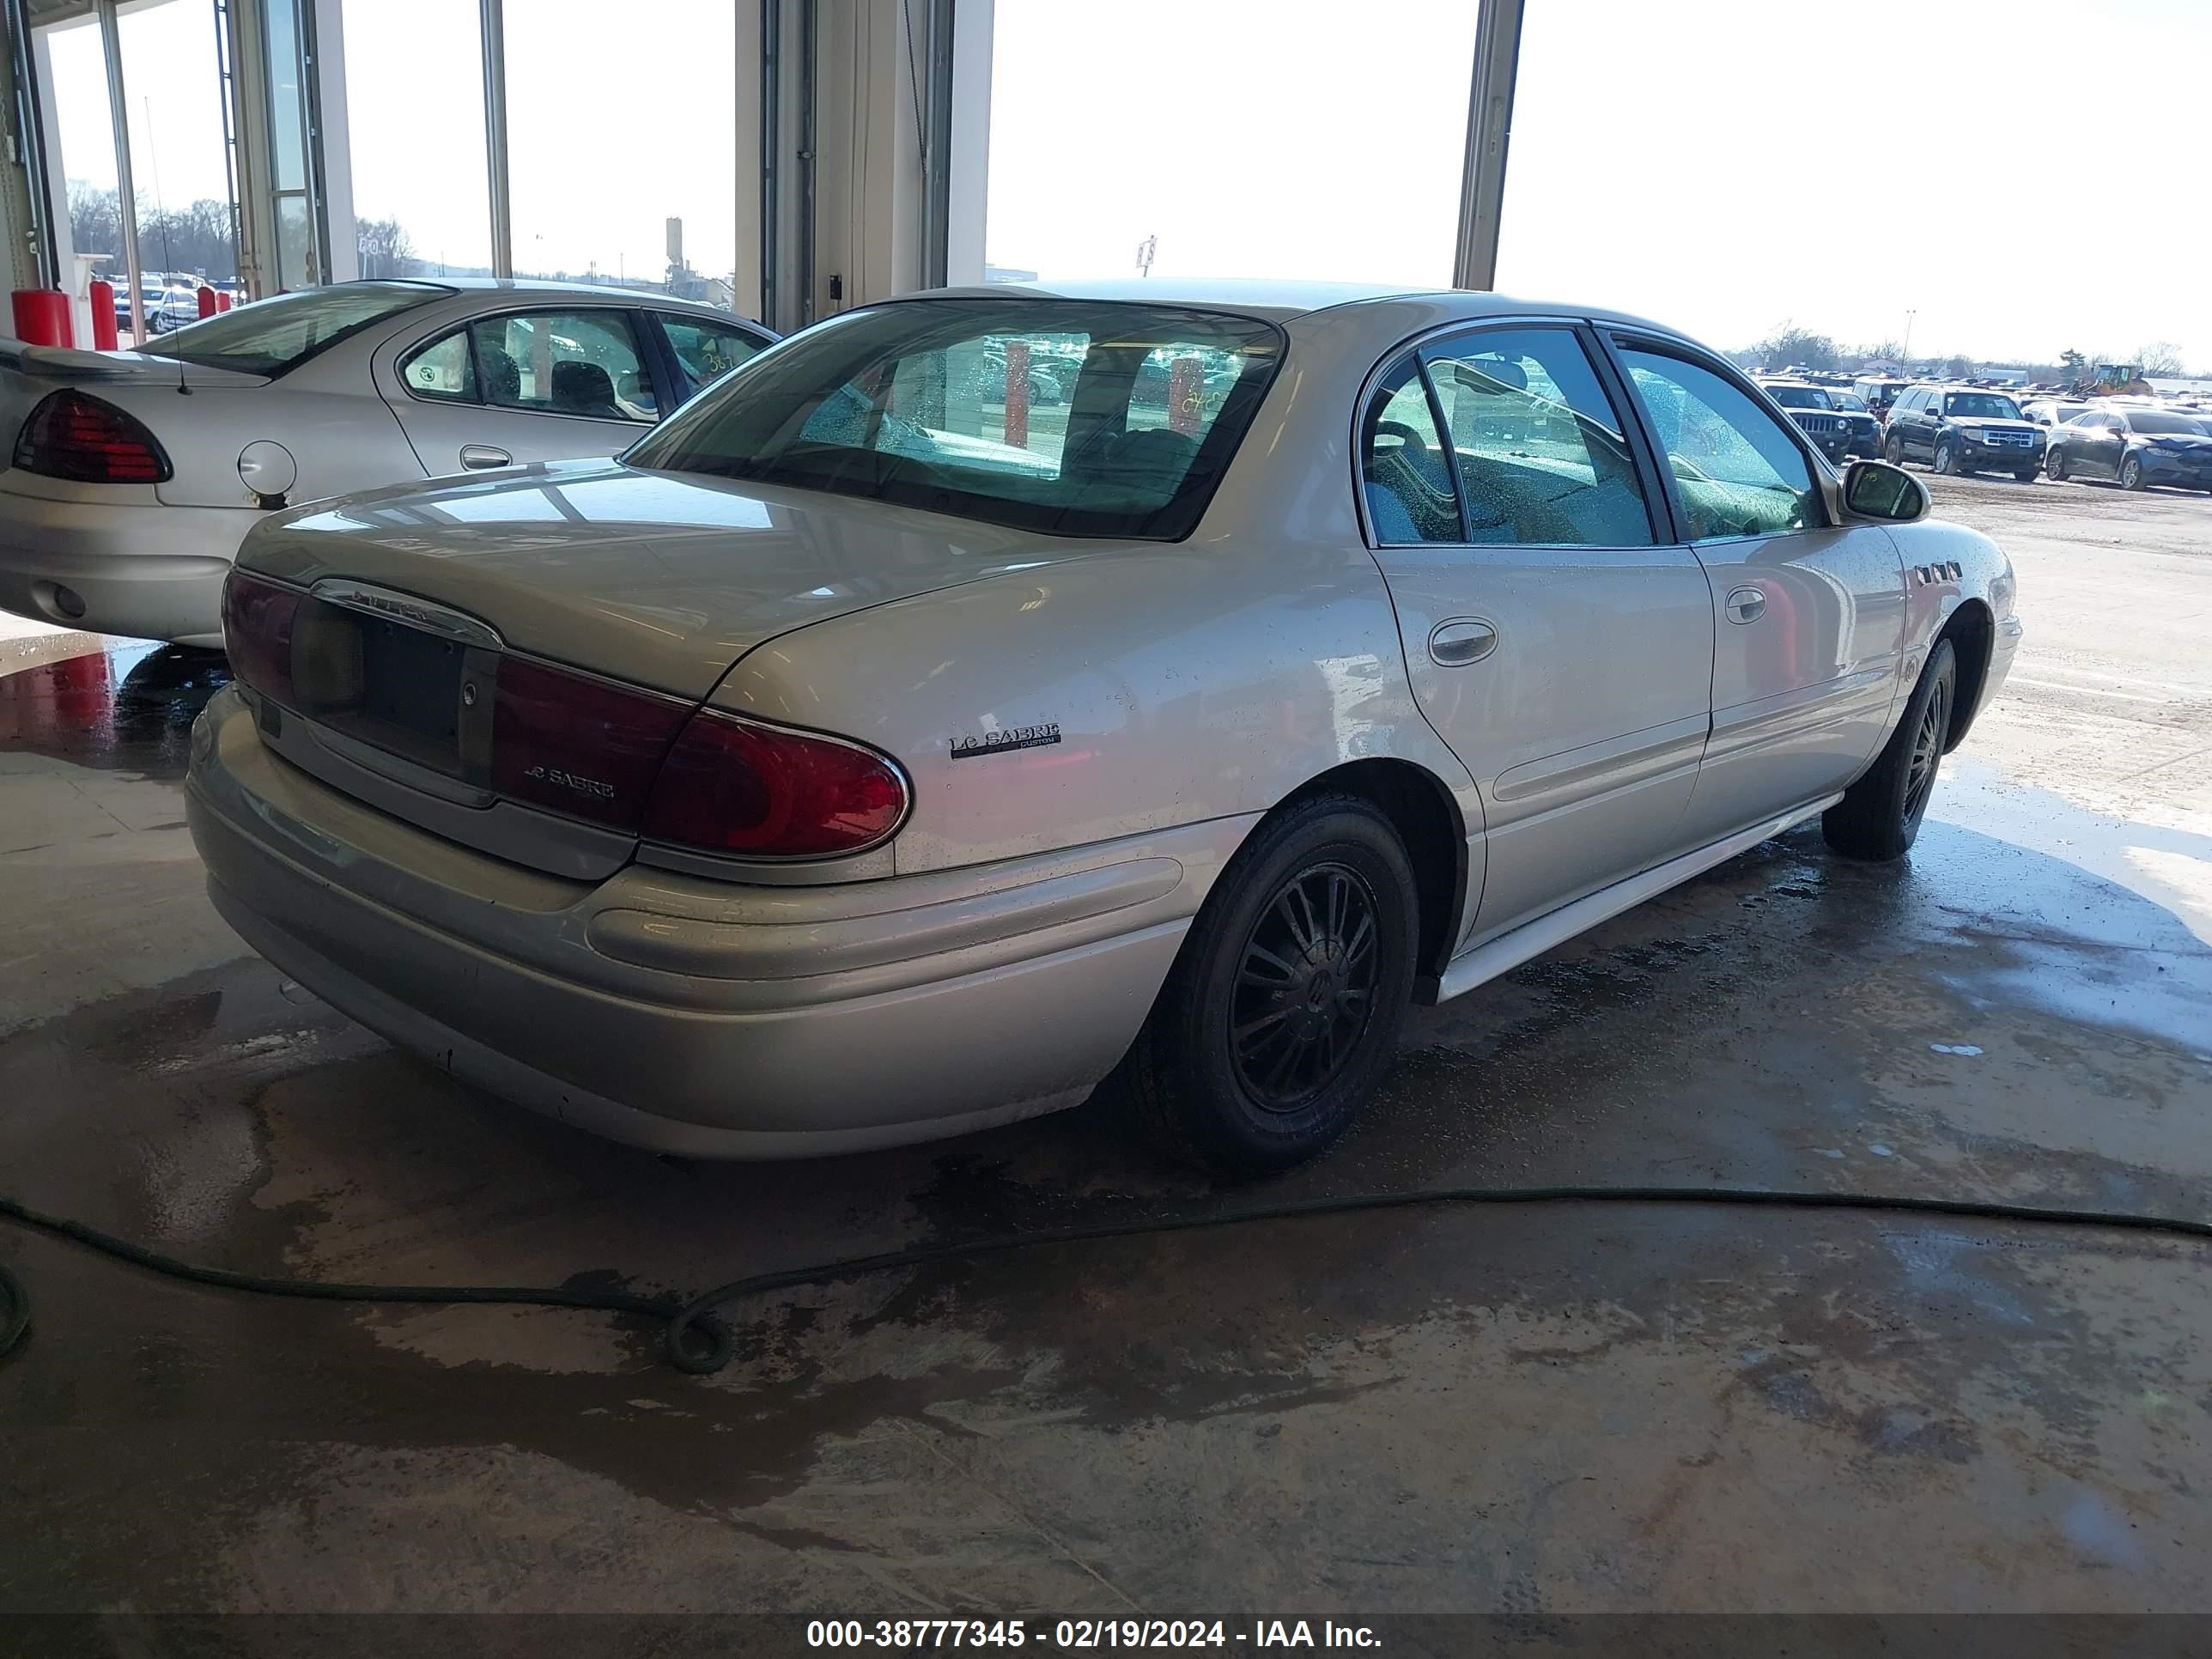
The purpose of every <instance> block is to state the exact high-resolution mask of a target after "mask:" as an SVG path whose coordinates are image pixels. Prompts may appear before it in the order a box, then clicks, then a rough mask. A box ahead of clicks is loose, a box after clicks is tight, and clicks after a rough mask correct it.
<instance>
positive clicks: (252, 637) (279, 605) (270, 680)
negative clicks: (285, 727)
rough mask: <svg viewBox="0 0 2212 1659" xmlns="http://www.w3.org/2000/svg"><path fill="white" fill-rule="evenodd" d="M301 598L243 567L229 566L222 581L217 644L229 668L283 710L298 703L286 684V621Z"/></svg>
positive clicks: (289, 653) (288, 662)
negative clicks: (240, 568) (274, 700)
mask: <svg viewBox="0 0 2212 1659" xmlns="http://www.w3.org/2000/svg"><path fill="white" fill-rule="evenodd" d="M306 598H307V595H306V594H304V593H302V592H300V590H299V589H298V588H296V587H285V586H281V585H279V584H278V583H276V582H270V581H264V580H262V579H261V578H260V577H258V576H250V575H248V574H246V572H245V571H243V570H233V571H232V572H231V573H230V575H229V576H228V578H227V579H226V580H224V582H223V585H222V643H223V649H224V650H226V651H227V652H228V653H230V671H231V672H232V674H233V675H234V676H235V677H236V678H239V679H240V680H243V681H244V682H245V683H246V684H247V685H249V686H251V687H252V689H253V690H256V691H259V692H261V693H263V694H264V695H265V696H270V697H274V698H275V699H276V701H277V702H280V703H283V704H284V705H285V706H286V707H287V708H297V707H298V706H299V699H298V696H296V695H295V692H294V690H293V686H292V624H293V623H294V622H295V620H296V619H297V617H298V616H299V614H300V602H301V600H302V599H306Z"/></svg>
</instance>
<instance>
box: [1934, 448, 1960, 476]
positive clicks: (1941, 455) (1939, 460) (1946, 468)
mask: <svg viewBox="0 0 2212 1659" xmlns="http://www.w3.org/2000/svg"><path fill="white" fill-rule="evenodd" d="M1958 470H1959V452H1958V451H1957V450H1955V449H1954V448H1953V447H1951V445H1950V442H1949V441H1948V440H1946V441H1944V442H1942V443H1940V444H1937V445H1936V471H1938V472H1941V473H1942V474H1943V475H1944V476H1945V477H1949V476H1950V475H1951V474H1953V473H1954V472H1956V471H1958Z"/></svg>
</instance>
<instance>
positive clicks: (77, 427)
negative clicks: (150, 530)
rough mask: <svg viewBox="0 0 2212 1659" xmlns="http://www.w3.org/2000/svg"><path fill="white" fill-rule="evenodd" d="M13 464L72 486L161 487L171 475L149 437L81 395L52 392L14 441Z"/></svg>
mask: <svg viewBox="0 0 2212 1659" xmlns="http://www.w3.org/2000/svg"><path fill="white" fill-rule="evenodd" d="M15 465H17V466H19V467H21V468H22V470H23V471H26V472H37V473H40V474H42V475H44V476H45V477H49V478H70V479H73V480H75V481H76V483H164V482H166V481H167V479H168V478H170V477H173V472H172V470H171V468H170V465H169V458H168V457H167V455H165V454H163V453H161V445H160V444H159V443H157V442H155V439H154V435H153V434H152V433H150V432H149V431H148V430H147V429H146V428H144V427H143V425H141V424H140V423H139V422H138V421H137V419H136V418H134V417H133V416H131V415H128V414H126V413H125V411H123V410H119V409H118V408H116V406H115V405H114V404H106V403H102V402H101V401H100V399H99V398H90V397H87V396H86V395H85V394H84V393H83V392H55V393H54V394H53V396H52V397H51V398H47V399H46V401H45V402H44V403H42V404H40V405H39V406H38V407H37V408H36V409H34V410H32V411H31V417H30V419H28V420H27V421H25V422H23V430H22V431H21V433H20V434H19V435H17V437H16V439H15Z"/></svg>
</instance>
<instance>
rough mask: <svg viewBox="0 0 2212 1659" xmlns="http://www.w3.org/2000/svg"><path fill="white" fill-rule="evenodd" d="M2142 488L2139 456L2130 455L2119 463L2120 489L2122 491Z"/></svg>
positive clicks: (2141, 468)
mask: <svg viewBox="0 0 2212 1659" xmlns="http://www.w3.org/2000/svg"><path fill="white" fill-rule="evenodd" d="M2142 487H2143V465H2142V458H2141V457H2139V456H2135V455H2130V456H2129V457H2128V458H2127V459H2125V460H2124V461H2122V462H2121V463H2120V488H2121V489H2142Z"/></svg>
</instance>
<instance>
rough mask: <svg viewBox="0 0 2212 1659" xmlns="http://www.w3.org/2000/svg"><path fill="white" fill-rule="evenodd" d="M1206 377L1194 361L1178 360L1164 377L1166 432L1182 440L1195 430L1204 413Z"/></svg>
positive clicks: (1184, 358)
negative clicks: (1166, 391) (1181, 435)
mask: <svg viewBox="0 0 2212 1659" xmlns="http://www.w3.org/2000/svg"><path fill="white" fill-rule="evenodd" d="M1205 386H1206V376H1205V372H1204V371H1203V370H1202V369H1200V367H1199V363H1198V359H1197V358H1195V357H1178V358H1176V360H1175V368H1173V369H1172V370H1171V371H1170V373H1169V374H1168V429H1169V430H1170V432H1180V433H1182V434H1183V435H1185V436H1188V435H1191V434H1193V433H1194V432H1196V431H1197V430H1198V417H1199V416H1200V415H1201V414H1203V413H1204V412H1205V410H1206V396H1205Z"/></svg>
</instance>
